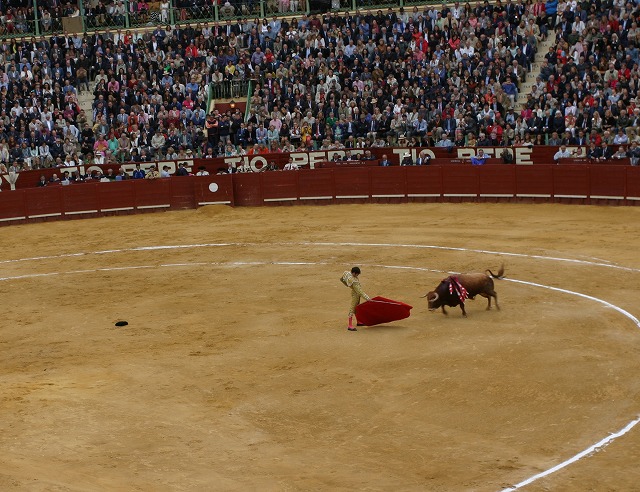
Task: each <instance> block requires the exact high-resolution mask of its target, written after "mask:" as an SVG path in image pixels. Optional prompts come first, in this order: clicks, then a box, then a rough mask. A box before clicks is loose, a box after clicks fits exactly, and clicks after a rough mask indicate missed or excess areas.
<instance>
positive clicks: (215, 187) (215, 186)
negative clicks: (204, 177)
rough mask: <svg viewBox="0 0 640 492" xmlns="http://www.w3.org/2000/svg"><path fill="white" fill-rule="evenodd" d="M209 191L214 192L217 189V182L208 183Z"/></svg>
mask: <svg viewBox="0 0 640 492" xmlns="http://www.w3.org/2000/svg"><path fill="white" fill-rule="evenodd" d="M209 191H210V192H211V193H215V192H216V191H218V183H211V184H209Z"/></svg>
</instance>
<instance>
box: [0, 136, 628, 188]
mask: <svg viewBox="0 0 640 492" xmlns="http://www.w3.org/2000/svg"><path fill="white" fill-rule="evenodd" d="M509 149H510V151H511V152H512V154H513V156H514V163H515V164H516V165H520V166H539V165H545V166H546V165H550V164H555V163H554V162H553V155H554V154H555V152H556V151H557V149H558V148H557V147H546V146H544V147H533V148H528V147H509ZM369 150H371V152H372V154H373V156H374V157H375V158H376V160H375V161H358V162H341V163H338V164H335V163H331V162H328V161H329V160H330V159H331V158H332V157H333V154H335V153H337V154H338V155H339V156H340V157H343V156H344V154H345V150H336V151H334V150H327V151H324V150H323V151H315V152H292V153H290V154H285V153H277V154H260V155H248V156H243V157H225V158H216V159H184V160H177V161H157V162H146V163H141V168H142V169H143V170H145V171H148V170H149V168H150V166H151V165H156V166H157V168H158V169H159V170H160V169H162V167H163V166H165V165H166V166H168V168H169V169H168V171H169V173H170V174H172V175H173V174H175V172H176V170H177V169H178V164H179V163H182V164H184V165H185V167H186V168H187V170H188V171H190V172H191V173H192V174H195V173H196V172H197V171H198V168H199V167H201V166H202V167H204V168H205V169H206V170H207V171H208V172H209V173H210V174H217V173H218V172H219V171H220V170H226V169H227V168H228V167H229V166H232V167H236V168H237V167H239V166H245V167H248V168H249V169H250V170H252V171H253V172H258V171H260V170H261V169H262V168H263V167H264V166H265V165H267V164H268V163H271V162H272V163H274V164H275V165H276V166H277V167H279V168H280V169H282V168H283V167H284V165H285V164H286V163H287V162H288V161H289V158H290V157H291V158H292V159H293V161H294V163H296V164H297V165H298V166H299V167H300V168H301V169H325V168H332V167H339V168H348V167H368V166H371V167H376V166H377V164H378V161H379V159H381V158H382V156H383V155H387V157H388V158H389V160H390V161H391V162H392V163H393V165H399V163H400V157H401V156H402V155H404V154H406V153H409V154H410V155H411V156H412V159H413V160H415V159H416V157H417V156H418V154H420V152H422V151H424V152H426V153H427V154H428V155H430V156H431V157H432V159H431V165H432V166H440V165H442V166H452V165H455V166H464V167H467V166H468V165H469V164H470V157H471V156H473V155H475V154H476V152H477V150H478V149H476V148H473V147H456V148H453V149H451V150H449V149H444V148H439V147H438V148H381V149H377V148H374V149H369ZM484 150H485V152H486V153H487V154H488V155H490V156H494V155H500V152H502V151H503V150H504V148H503V147H489V148H485V149H484ZM569 150H573V151H576V154H577V155H580V154H581V153H582V154H583V153H584V148H580V147H569ZM351 151H352V154H353V155H356V154H358V155H359V154H362V153H363V152H364V149H351ZM501 163H502V160H501V159H499V158H490V159H489V160H488V161H487V164H501ZM559 165H561V166H562V167H565V166H575V165H577V166H588V165H591V166H593V165H595V166H600V167H601V166H605V165H604V164H590V163H589V161H588V160H587V159H585V158H583V157H582V158H576V159H565V160H561V161H560V163H559ZM629 165H630V162H629V159H620V160H613V159H612V160H609V161H607V164H606V166H607V167H611V166H622V167H625V166H629ZM120 168H123V169H124V170H125V171H126V172H127V173H128V174H129V175H131V174H132V172H133V170H134V169H135V164H133V163H125V164H102V165H99V166H97V165H91V166H84V165H83V166H76V167H68V168H48V169H39V170H34V171H23V172H20V173H18V175H17V176H18V180H17V182H16V187H17V188H32V187H34V186H36V185H37V183H38V180H39V179H40V176H41V175H44V177H45V178H46V179H47V180H48V179H49V178H50V177H51V176H52V175H53V174H57V175H58V177H60V178H62V174H63V173H64V171H69V174H71V173H73V172H79V173H81V174H83V175H85V174H88V173H91V172H93V171H94V170H101V171H102V172H103V173H105V174H106V172H107V170H108V169H112V170H113V172H114V174H118V173H119V171H120ZM0 181H2V183H3V187H2V189H3V190H7V189H9V177H8V175H7V174H4V175H0Z"/></svg>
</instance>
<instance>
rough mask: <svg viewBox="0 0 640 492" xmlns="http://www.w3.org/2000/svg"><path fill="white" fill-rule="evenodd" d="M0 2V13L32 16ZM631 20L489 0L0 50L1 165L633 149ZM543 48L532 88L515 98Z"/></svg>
mask: <svg viewBox="0 0 640 492" xmlns="http://www.w3.org/2000/svg"><path fill="white" fill-rule="evenodd" d="M10 4H11V5H12V6H10V7H6V6H4V5H3V8H4V12H5V13H6V12H9V11H15V10H16V9H27V10H28V9H29V8H30V7H28V6H23V7H14V6H13V5H18V4H19V2H10ZM50 5H54V6H52V7H50V8H52V9H63V8H65V6H64V5H60V3H59V2H58V0H50ZM65 5H70V4H65ZM99 5H101V4H99ZM116 5H117V2H116ZM7 8H8V9H9V10H6V9H7ZM74 8H75V7H74ZM639 15H640V14H639V10H638V7H637V6H636V5H635V4H634V3H625V2H624V1H622V0H607V1H602V0H596V1H595V2H583V3H579V2H576V1H573V2H565V1H564V0H563V1H561V2H559V3H558V4H557V5H555V2H554V3H551V2H546V3H545V2H543V0H535V1H526V2H525V1H523V0H520V1H519V2H518V3H515V2H512V1H511V0H506V2H505V3H502V2H501V1H500V0H497V1H496V3H494V4H490V3H489V2H488V1H484V2H477V3H476V4H475V5H473V6H472V5H471V4H469V3H465V4H462V3H459V2H455V3H453V4H444V5H438V6H430V7H426V8H424V9H418V8H417V7H413V8H410V9H404V8H400V9H396V10H392V9H388V10H387V11H382V10H378V11H356V12H341V13H338V12H330V13H326V14H324V15H322V16H320V15H310V16H306V15H302V16H297V17H294V18H287V17H278V16H272V17H271V18H270V19H255V20H250V19H246V18H245V19H240V20H236V19H234V20H231V19H228V20H226V21H223V22H220V23H214V22H210V23H208V22H203V23H194V24H192V23H190V22H188V21H187V22H185V23H182V24H179V25H177V26H170V25H165V24H162V25H157V26H156V27H155V28H153V29H147V30H133V29H131V30H129V29H116V30H110V29H108V28H107V29H105V30H104V31H100V32H96V33H85V34H81V33H67V32H64V33H63V34H53V35H43V36H39V37H38V38H36V37H33V36H29V37H20V36H18V37H13V38H7V39H4V40H2V41H1V42H0V91H1V92H0V162H4V163H5V164H6V163H8V162H15V163H18V165H19V166H21V167H22V168H39V167H48V166H60V167H62V166H65V165H74V164H78V163H82V162H84V163H97V164H100V163H110V162H125V161H127V162H128V161H133V162H149V161H156V160H163V159H182V158H188V157H192V156H193V157H204V158H212V157H220V156H235V155H243V154H254V153H270V152H287V151H293V150H312V149H323V150H332V149H343V148H374V147H387V146H394V145H400V146H407V147H411V146H421V147H426V146H440V147H454V146H463V145H467V146H500V145H544V144H551V145H561V144H567V145H569V144H570V145H573V144H577V145H585V146H587V145H591V144H595V145H596V146H601V145H602V142H603V141H605V142H607V144H627V143H631V142H632V141H640V140H639V139H640V136H638V134H637V132H636V130H637V128H638V126H639V124H640V104H637V102H638V100H637V99H636V97H637V96H638V90H639V89H640V87H638V85H639V80H640V79H639V75H638V62H639V61H640V51H639V47H638V41H639V40H640V29H639V28H638V23H637V19H638V17H639ZM4 24H5V26H6V15H5V19H4ZM548 36H551V37H552V39H554V44H553V46H552V47H551V48H550V49H549V51H548V53H546V54H544V57H543V55H541V54H539V55H538V60H542V70H541V74H540V76H539V78H538V79H537V80H536V83H535V85H534V88H533V90H532V91H531V93H530V94H520V91H519V88H520V86H521V84H522V83H523V81H524V80H525V78H526V74H527V73H528V72H529V71H531V70H532V63H533V61H534V56H535V53H536V51H537V50H538V46H539V43H540V42H542V41H543V40H544V39H546V38H547V37H548ZM246 79H252V80H254V81H255V82H256V84H255V90H254V93H253V96H252V97H251V99H250V111H249V113H248V115H247V117H246V118H245V115H244V114H242V113H241V112H240V111H239V110H237V109H236V110H235V111H233V110H230V111H226V112H223V113H221V112H219V111H216V110H214V111H212V112H209V111H208V108H207V107H206V102H207V93H208V87H209V86H210V85H213V86H214V87H215V86H218V85H220V84H225V83H229V82H230V81H234V80H246ZM81 91H91V92H92V93H93V97H94V101H93V105H92V114H85V113H84V111H83V110H81V108H80V106H79V104H78V94H79V93H81ZM523 103H524V104H523ZM636 106H638V107H636Z"/></svg>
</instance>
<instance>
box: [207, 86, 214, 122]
mask: <svg viewBox="0 0 640 492" xmlns="http://www.w3.org/2000/svg"><path fill="white" fill-rule="evenodd" d="M211 101H213V83H211V84H209V85H208V90H207V114H209V113H210V112H211Z"/></svg>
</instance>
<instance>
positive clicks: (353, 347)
mask: <svg viewBox="0 0 640 492" xmlns="http://www.w3.org/2000/svg"><path fill="white" fill-rule="evenodd" d="M109 186H112V185H109ZM3 194H4V193H3ZM639 214H640V210H639V209H638V208H637V207H601V206H578V205H562V204H495V203H494V204H491V203H484V204H481V203H466V204H452V203H448V204H445V203H432V204H426V203H423V204H419V203H412V204H384V205H381V204H349V205H331V206H325V207H312V206H297V207H256V208H254V207H238V208H231V207H227V206H223V205H214V206H206V207H202V208H199V209H197V210H188V211H175V212H173V211H172V212H166V213H157V214H147V215H131V216H119V217H102V218H95V219H88V220H75V221H64V222H62V221H60V222H50V223H42V224H29V225H16V226H12V227H7V228H3V229H2V246H3V251H4V255H3V258H2V260H1V261H0V277H1V279H0V280H1V282H0V285H2V301H3V302H2V307H3V316H2V323H1V330H2V331H1V333H2V336H1V337H0V340H1V342H2V354H3V357H2V359H1V366H0V370H1V372H2V386H3V395H2V406H1V408H2V411H1V414H0V422H1V423H0V430H1V432H0V451H1V452H0V488H1V489H3V490H47V491H49V490H416V491H417V490H429V491H462V490H464V491H466V490H474V491H500V490H504V489H507V490H514V489H520V488H521V489H523V490H532V491H537V490H562V491H585V490H599V491H602V490H611V491H624V490H638V483H640V472H639V471H638V467H637V462H638V458H639V457H640V426H638V425H636V424H637V423H638V418H639V416H638V415H639V414H640V398H639V395H640V383H639V380H638V378H637V373H638V370H640V357H639V356H640V326H639V322H638V319H637V318H638V316H640V313H639V311H638V304H637V299H638V288H637V286H638V275H639V274H640V270H639V269H640V261H639V260H638V253H637V252H638V250H639V249H640V239H639V237H638V234H637V224H638V220H639ZM501 263H504V264H505V268H506V278H505V279H504V280H500V281H496V290H497V292H498V295H499V299H500V305H501V308H502V310H501V311H496V310H491V311H486V310H485V305H486V302H485V300H484V299H478V300H475V301H470V302H468V306H467V311H468V313H469V317H468V318H466V319H465V318H463V317H462V316H461V314H460V310H459V309H458V308H452V309H449V315H448V316H446V317H445V316H444V315H443V314H442V313H440V312H433V313H431V312H428V310H427V308H426V303H425V302H424V299H420V298H419V296H421V295H423V294H424V293H425V292H427V290H430V289H431V288H433V287H435V285H437V283H438V281H439V280H440V279H442V278H443V277H444V276H445V275H446V274H447V272H462V271H483V270H485V269H486V268H492V269H496V268H498V267H499V265H500V264H501ZM353 265H359V266H360V267H361V268H362V271H363V273H362V276H361V281H362V284H363V287H364V290H365V292H367V293H369V294H370V295H384V296H387V297H391V298H395V299H398V300H402V301H404V302H407V303H409V304H412V305H413V306H414V308H413V311H412V316H411V317H410V318H408V319H405V320H402V321H399V322H396V323H392V324H388V325H380V326H375V327H363V328H359V329H358V332H357V333H350V332H348V331H347V330H346V311H347V309H348V303H349V293H348V291H347V289H345V288H344V287H343V286H342V284H340V282H339V281H338V278H339V276H340V274H341V273H342V272H343V271H344V270H345V269H347V268H349V267H351V266H353ZM119 320H126V321H128V325H127V326H124V327H116V326H114V324H115V322H116V321H119Z"/></svg>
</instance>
